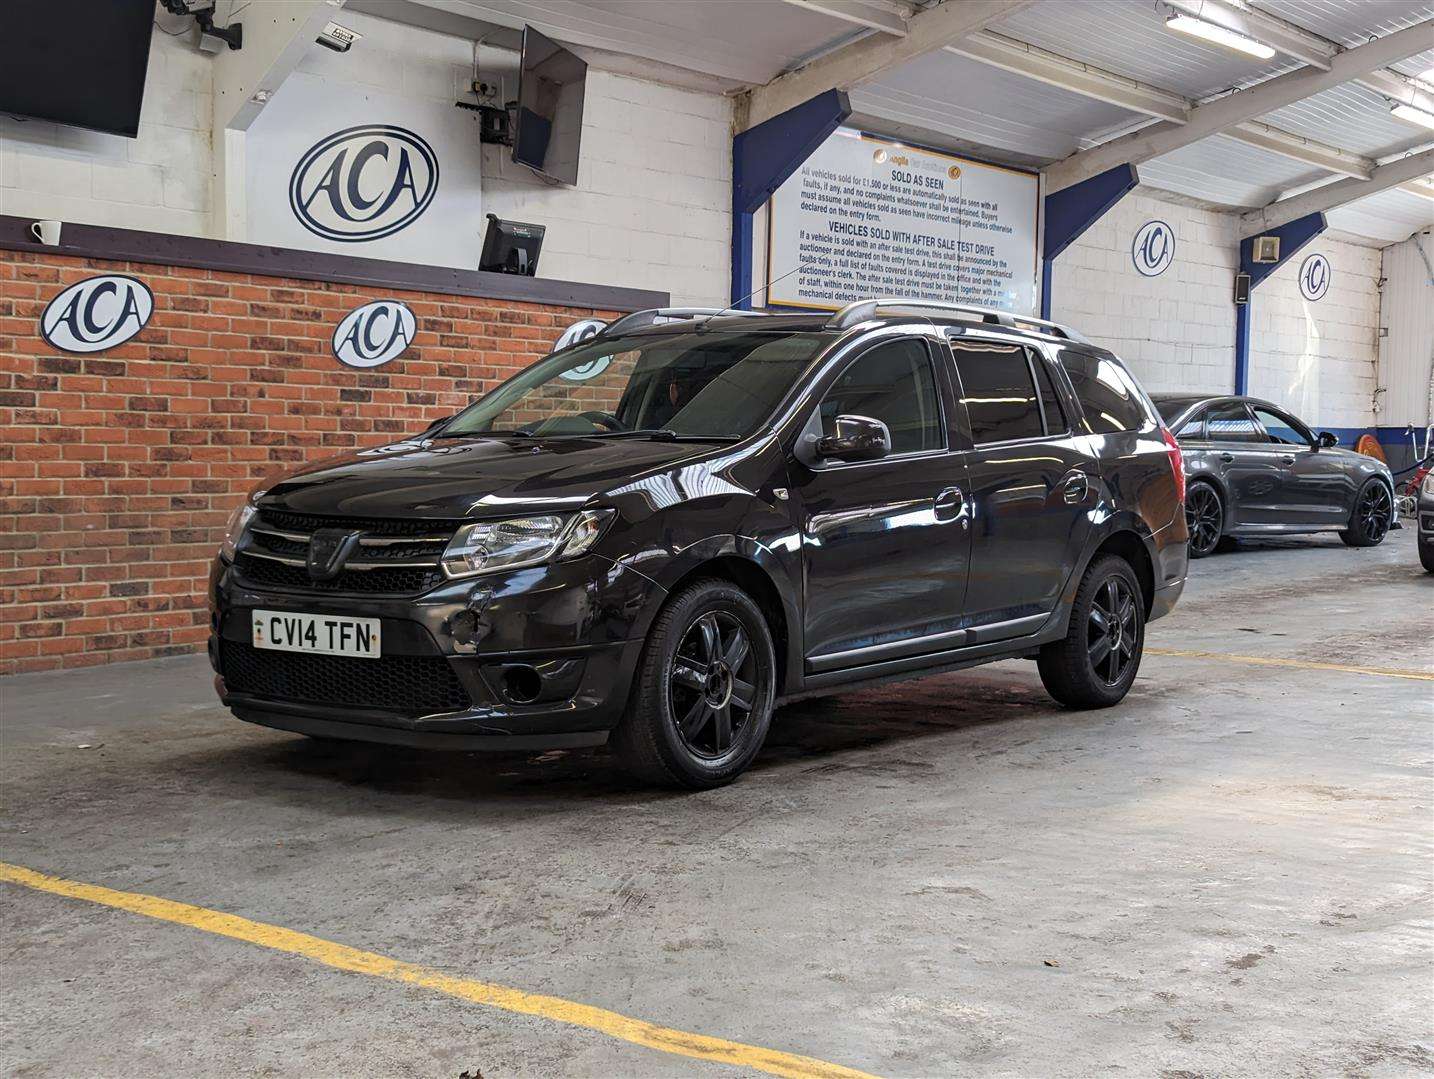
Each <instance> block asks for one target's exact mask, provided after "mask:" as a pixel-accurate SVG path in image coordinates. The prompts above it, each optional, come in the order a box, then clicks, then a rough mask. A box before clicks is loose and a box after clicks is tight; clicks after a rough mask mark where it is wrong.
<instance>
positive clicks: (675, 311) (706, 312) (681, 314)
mask: <svg viewBox="0 0 1434 1079" xmlns="http://www.w3.org/2000/svg"><path fill="white" fill-rule="evenodd" d="M717 315H738V316H743V315H752V316H760V315H761V312H760V311H740V310H734V309H732V308H729V307H649V308H647V309H646V310H644V311H634V312H632V314H630V315H623V316H622V318H619V319H614V320H613V321H612V322H609V323H608V324H607V325H606V326H604V327H603V328H602V329H601V330H599V331H598V336H599V337H608V336H610V335H611V334H613V333H615V332H617V331H618V330H638V329H641V328H642V327H644V326H655V325H656V324H657V321H658V320H659V319H670V320H673V321H677V320H679V319H687V318H714V317H716V316H717Z"/></svg>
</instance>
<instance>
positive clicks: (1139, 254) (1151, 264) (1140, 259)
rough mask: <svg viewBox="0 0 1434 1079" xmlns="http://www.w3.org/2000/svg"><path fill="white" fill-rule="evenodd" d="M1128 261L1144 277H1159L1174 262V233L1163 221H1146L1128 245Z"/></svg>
mask: <svg viewBox="0 0 1434 1079" xmlns="http://www.w3.org/2000/svg"><path fill="white" fill-rule="evenodd" d="M1130 260H1131V261H1132V262H1134V263H1135V268H1136V269H1137V270H1139V271H1140V273H1141V274H1142V275H1144V276H1145V277H1159V276H1160V275H1161V274H1163V273H1164V272H1165V271H1166V270H1168V269H1169V268H1170V264H1171V263H1172V262H1174V261H1175V232H1174V230H1173V229H1171V227H1170V226H1169V225H1167V224H1166V223H1165V222H1164V221H1147V222H1146V223H1145V224H1143V225H1141V226H1140V229H1139V230H1138V231H1137V232H1136V234H1135V242H1134V243H1132V244H1131V245H1130Z"/></svg>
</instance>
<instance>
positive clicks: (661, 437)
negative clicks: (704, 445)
mask: <svg viewBox="0 0 1434 1079" xmlns="http://www.w3.org/2000/svg"><path fill="white" fill-rule="evenodd" d="M581 437H583V438H650V439H652V440H653V441H654V442H736V441H737V437H736V436H735V435H680V434H678V433H677V432H676V431H674V430H672V428H670V427H639V428H637V429H636V430H632V431H595V432H594V433H593V434H590V435H582V436H581Z"/></svg>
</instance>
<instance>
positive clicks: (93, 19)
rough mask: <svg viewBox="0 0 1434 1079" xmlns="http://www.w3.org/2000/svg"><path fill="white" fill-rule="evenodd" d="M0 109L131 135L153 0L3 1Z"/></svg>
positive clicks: (146, 58) (140, 92) (134, 128)
mask: <svg viewBox="0 0 1434 1079" xmlns="http://www.w3.org/2000/svg"><path fill="white" fill-rule="evenodd" d="M4 7H5V11H4V14H3V15H0V113H9V114H10V115H11V116H23V117H29V118H33V119H36V120H52V121H54V122H55V123H57V124H70V125H72V126H74V127H87V128H90V129H92V130H95V131H106V132H109V133H111V134H115V135H127V136H129V137H130V138H134V137H135V136H137V135H138V134H139V105H140V101H141V100H143V98H144V75H145V70H146V68H147V67H148V65H149V40H150V37H149V35H150V26H151V24H152V23H153V22H154V13H155V6H154V0H10V2H8V3H5V5H4Z"/></svg>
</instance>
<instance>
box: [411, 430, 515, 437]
mask: <svg viewBox="0 0 1434 1079" xmlns="http://www.w3.org/2000/svg"><path fill="white" fill-rule="evenodd" d="M427 437H428V438H536V437H537V436H536V435H534V434H533V432H532V431H454V432H452V433H449V432H447V431H439V432H438V433H437V434H434V435H428V436H427Z"/></svg>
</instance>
